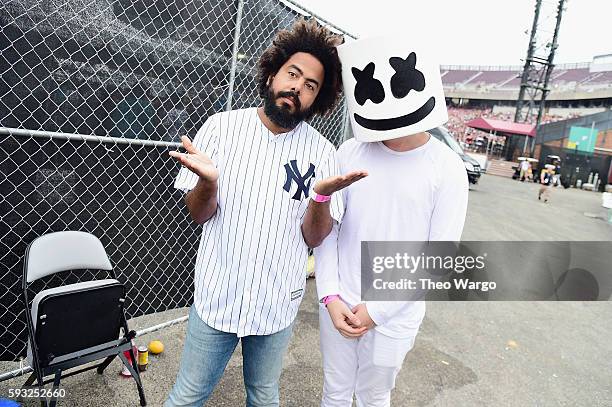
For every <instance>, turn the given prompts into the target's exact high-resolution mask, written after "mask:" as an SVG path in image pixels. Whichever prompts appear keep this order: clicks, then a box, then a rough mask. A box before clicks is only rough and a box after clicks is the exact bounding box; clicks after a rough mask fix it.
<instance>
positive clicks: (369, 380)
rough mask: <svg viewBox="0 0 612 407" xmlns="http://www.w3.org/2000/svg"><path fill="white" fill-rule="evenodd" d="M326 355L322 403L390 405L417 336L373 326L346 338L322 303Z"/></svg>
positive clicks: (330, 405)
mask: <svg viewBox="0 0 612 407" xmlns="http://www.w3.org/2000/svg"><path fill="white" fill-rule="evenodd" d="M319 329H320V335H321V354H322V356H323V399H322V400H321V406H322V407H350V406H352V405H353V393H354V394H355V397H356V399H357V406H360V407H361V406H368V407H370V406H389V405H390V403H391V390H392V389H393V388H394V387H395V378H396V376H397V374H398V373H399V371H400V369H401V367H402V363H403V361H404V358H405V357H406V354H407V353H408V351H409V350H410V349H412V347H413V346H414V339H415V338H414V337H412V338H403V339H396V338H391V337H389V336H386V335H383V334H381V333H380V332H377V331H376V330H374V329H372V330H369V331H368V332H366V333H365V334H364V335H363V336H361V337H359V338H356V339H354V338H350V339H349V338H345V337H343V336H342V335H340V333H339V332H338V330H337V329H336V328H335V327H334V324H333V323H332V320H331V318H330V316H329V313H328V312H327V308H325V307H324V306H320V307H319Z"/></svg>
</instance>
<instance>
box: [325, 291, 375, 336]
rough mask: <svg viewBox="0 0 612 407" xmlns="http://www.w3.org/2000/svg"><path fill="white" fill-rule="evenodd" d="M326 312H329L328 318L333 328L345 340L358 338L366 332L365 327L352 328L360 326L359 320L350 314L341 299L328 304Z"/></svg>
mask: <svg viewBox="0 0 612 407" xmlns="http://www.w3.org/2000/svg"><path fill="white" fill-rule="evenodd" d="M327 312H329V316H330V318H331V320H332V322H333V324H334V327H335V328H336V329H337V330H338V332H340V335H342V336H344V337H345V338H358V337H360V336H361V335H363V334H364V333H366V331H367V330H368V328H366V327H361V328H354V327H353V326H359V325H361V324H360V321H359V318H357V317H356V316H355V314H353V313H352V312H351V310H350V309H349V307H348V306H347V305H346V304H345V303H344V301H342V300H341V299H337V300H334V301H332V302H330V303H328V304H327ZM347 321H348V322H347ZM349 323H350V325H349ZM351 325H353V326H351Z"/></svg>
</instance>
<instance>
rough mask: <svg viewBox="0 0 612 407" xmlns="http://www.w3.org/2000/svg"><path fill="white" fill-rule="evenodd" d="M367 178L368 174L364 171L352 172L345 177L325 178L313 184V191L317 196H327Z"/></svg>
mask: <svg viewBox="0 0 612 407" xmlns="http://www.w3.org/2000/svg"><path fill="white" fill-rule="evenodd" d="M367 176H368V173H367V172H366V171H353V172H349V173H348V174H345V175H336V176H333V177H329V178H325V179H322V180H321V181H319V182H317V183H316V184H315V186H314V191H315V192H316V193H317V194H319V195H327V196H329V195H331V194H333V193H334V192H338V191H340V190H341V189H343V188H346V187H348V186H349V185H351V184H352V183H353V182H357V181H359V180H360V179H362V178H365V177H367Z"/></svg>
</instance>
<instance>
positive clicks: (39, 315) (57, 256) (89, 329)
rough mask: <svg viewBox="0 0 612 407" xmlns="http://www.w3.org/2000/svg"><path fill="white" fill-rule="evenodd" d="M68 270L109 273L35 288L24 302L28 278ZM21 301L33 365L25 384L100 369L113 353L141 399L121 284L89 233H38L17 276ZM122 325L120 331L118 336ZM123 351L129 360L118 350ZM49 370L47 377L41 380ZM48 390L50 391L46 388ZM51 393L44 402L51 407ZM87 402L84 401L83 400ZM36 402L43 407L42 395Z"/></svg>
mask: <svg viewBox="0 0 612 407" xmlns="http://www.w3.org/2000/svg"><path fill="white" fill-rule="evenodd" d="M68 270H72V271H73V272H75V273H78V272H79V271H83V270H104V271H107V272H108V274H109V277H110V278H107V279H104V280H93V281H85V282H80V283H74V284H68V285H63V286H59V287H55V288H50V289H46V290H43V291H40V292H39V293H38V294H36V296H35V297H34V299H33V300H32V303H31V305H30V301H29V298H28V289H29V286H30V284H31V283H32V282H34V281H36V280H38V279H40V278H43V277H47V276H50V275H52V274H55V273H58V272H62V271H68ZM22 289H23V300H24V304H25V305H26V320H27V325H28V336H29V341H28V355H27V357H28V362H29V363H30V366H31V367H32V369H33V371H34V372H33V373H32V375H30V377H29V378H28V379H27V381H26V383H25V386H29V385H32V383H33V382H34V380H36V381H37V383H38V386H40V387H43V386H44V385H45V384H48V383H51V382H53V389H57V388H58V387H59V384H60V379H61V378H64V377H68V376H72V375H75V374H77V373H81V372H84V371H87V370H90V369H94V368H97V369H98V373H100V374H102V373H103V372H104V369H105V368H106V367H107V366H108V365H109V364H110V363H111V362H112V360H113V359H114V358H115V357H116V356H119V357H120V359H121V360H122V362H123V364H124V365H125V366H126V367H127V369H128V370H129V371H130V373H131V374H132V377H133V378H134V380H135V381H136V386H137V388H138V395H139V397H140V405H141V406H145V405H146V400H145V396H144V390H143V387H142V382H141V380H140V375H139V373H138V365H137V362H136V358H135V355H134V352H133V351H132V344H131V340H132V339H133V338H134V336H135V335H136V333H135V332H134V331H130V330H129V329H128V326H127V321H126V318H125V310H124V302H125V287H124V286H123V284H121V283H120V282H119V281H118V280H117V279H116V276H115V272H114V270H113V268H112V266H111V263H110V261H109V259H108V256H107V254H106V251H105V250H104V247H103V246H102V243H101V242H100V241H99V240H98V238H97V237H95V236H94V235H92V234H89V233H85V232H76V231H66V232H55V233H50V234H47V235H43V236H40V237H38V238H37V239H35V240H34V241H33V242H32V243H30V244H29V245H28V247H27V249H26V254H25V260H24V267H23V277H22ZM121 329H123V335H121V332H120V331H121ZM124 351H129V354H130V356H131V359H132V361H131V363H130V362H129V361H128V359H127V357H126V356H125V355H124V354H123V352H124ZM102 358H105V360H104V361H103V362H101V363H99V364H95V365H93V366H88V367H85V368H82V369H80V370H76V371H71V372H69V373H63V372H64V371H65V370H67V369H71V368H73V367H77V366H81V365H83V364H86V363H89V362H92V361H95V360H100V359H102ZM50 375H53V376H54V378H53V379H49V380H47V381H45V380H44V378H45V377H46V376H50ZM52 393H54V392H52ZM56 403H57V399H56V398H52V399H51V401H50V403H49V406H50V407H54V406H55V405H56ZM83 404H87V403H83ZM41 405H42V406H45V407H46V406H47V402H46V400H45V399H43V400H42V401H41Z"/></svg>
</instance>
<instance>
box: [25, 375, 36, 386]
mask: <svg viewBox="0 0 612 407" xmlns="http://www.w3.org/2000/svg"><path fill="white" fill-rule="evenodd" d="M34 380H36V373H34V372H32V374H31V375H30V377H28V380H26V381H25V383H24V384H23V387H28V386H31V385H32V383H34Z"/></svg>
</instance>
